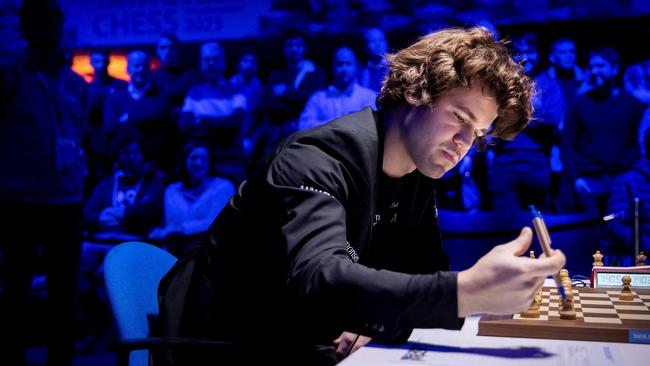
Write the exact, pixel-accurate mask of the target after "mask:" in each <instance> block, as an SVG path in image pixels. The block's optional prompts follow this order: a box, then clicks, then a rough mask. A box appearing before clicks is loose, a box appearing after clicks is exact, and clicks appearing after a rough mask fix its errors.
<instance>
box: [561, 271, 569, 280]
mask: <svg viewBox="0 0 650 366" xmlns="http://www.w3.org/2000/svg"><path fill="white" fill-rule="evenodd" d="M565 278H569V270H568V269H566V268H562V269H561V270H560V279H565Z"/></svg>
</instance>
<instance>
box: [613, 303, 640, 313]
mask: <svg viewBox="0 0 650 366" xmlns="http://www.w3.org/2000/svg"><path fill="white" fill-rule="evenodd" d="M614 308H616V309H618V310H632V311H640V312H643V311H648V309H647V308H646V307H645V306H643V305H641V306H639V305H617V304H614Z"/></svg>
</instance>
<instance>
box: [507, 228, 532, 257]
mask: <svg viewBox="0 0 650 366" xmlns="http://www.w3.org/2000/svg"><path fill="white" fill-rule="evenodd" d="M532 240H533V232H532V230H530V228H529V227H528V226H526V227H524V228H523V229H521V232H520V233H519V236H518V237H517V238H515V239H514V240H512V241H511V242H508V243H506V244H504V246H505V247H506V248H507V249H506V250H508V251H510V252H512V253H513V254H514V255H515V256H517V257H519V256H521V255H522V254H524V253H525V252H526V251H527V250H528V248H529V247H530V243H531V242H532Z"/></svg>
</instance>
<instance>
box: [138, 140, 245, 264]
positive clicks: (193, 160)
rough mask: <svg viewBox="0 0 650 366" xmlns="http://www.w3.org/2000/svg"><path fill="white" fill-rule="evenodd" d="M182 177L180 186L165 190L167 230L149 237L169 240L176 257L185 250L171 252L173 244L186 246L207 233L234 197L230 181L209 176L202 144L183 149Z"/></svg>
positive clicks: (180, 171) (155, 232)
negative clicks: (198, 236) (195, 237)
mask: <svg viewBox="0 0 650 366" xmlns="http://www.w3.org/2000/svg"><path fill="white" fill-rule="evenodd" d="M179 177H180V182H176V183H172V184H170V185H169V186H168V187H167V189H165V200H164V205H165V211H164V212H165V216H164V220H163V221H164V222H163V224H164V226H162V227H158V228H155V229H154V230H153V231H152V232H151V233H150V234H149V238H150V239H154V240H167V239H170V240H171V241H170V242H166V243H165V245H167V247H168V249H170V251H171V252H172V253H173V254H175V255H176V254H181V251H182V250H183V248H178V249H181V250H180V251H179V250H172V248H174V247H177V245H174V244H179V243H180V244H187V242H188V240H187V239H191V238H192V237H193V236H196V234H200V233H202V232H204V231H205V230H207V229H208V226H210V224H211V223H212V221H213V220H214V219H215V217H217V215H218V214H219V212H220V211H221V209H222V208H223V206H225V205H226V203H227V202H228V199H230V196H232V195H233V194H234V193H235V186H234V185H233V184H232V183H231V182H230V181H229V180H227V179H223V178H219V177H213V176H211V175H210V154H209V152H208V147H207V146H206V145H205V144H202V143H189V144H187V146H186V147H185V149H183V153H182V156H181V160H180V163H179ZM184 247H185V245H184Z"/></svg>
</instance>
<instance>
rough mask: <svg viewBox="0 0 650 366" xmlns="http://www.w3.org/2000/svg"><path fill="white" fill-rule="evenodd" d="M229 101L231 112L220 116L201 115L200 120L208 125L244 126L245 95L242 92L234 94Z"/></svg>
mask: <svg viewBox="0 0 650 366" xmlns="http://www.w3.org/2000/svg"><path fill="white" fill-rule="evenodd" d="M231 103H232V104H233V110H232V113H231V114H229V115H226V116H222V117H214V116H202V117H201V122H202V123H205V124H206V125H207V126H209V127H240V128H243V127H245V122H246V97H245V96H243V95H242V94H235V95H234V96H233V97H232V99H231Z"/></svg>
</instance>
